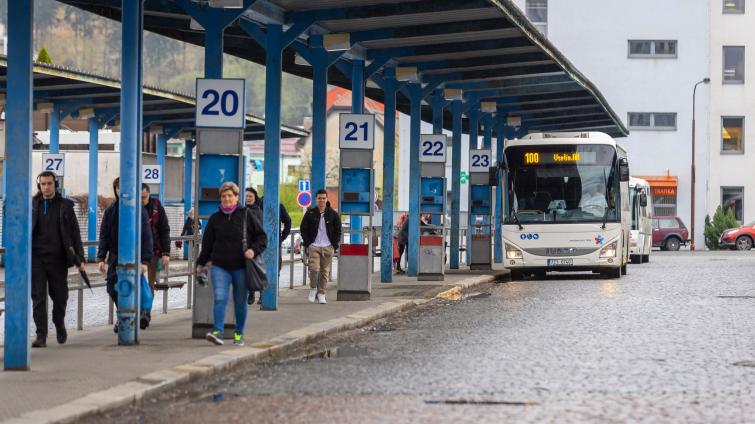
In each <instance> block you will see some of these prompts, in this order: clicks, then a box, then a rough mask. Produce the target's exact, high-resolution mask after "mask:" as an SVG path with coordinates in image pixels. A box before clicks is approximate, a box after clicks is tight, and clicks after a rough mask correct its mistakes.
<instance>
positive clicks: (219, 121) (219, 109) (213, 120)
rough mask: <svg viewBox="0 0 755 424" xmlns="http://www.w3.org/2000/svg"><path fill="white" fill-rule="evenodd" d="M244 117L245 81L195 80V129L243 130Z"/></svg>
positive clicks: (230, 79) (232, 79) (231, 79)
mask: <svg viewBox="0 0 755 424" xmlns="http://www.w3.org/2000/svg"><path fill="white" fill-rule="evenodd" d="M245 115H246V80H244V79H234V78H227V79H205V78H197V108H196V121H197V122H196V125H197V127H199V128H244V127H245V126H246V116H245Z"/></svg>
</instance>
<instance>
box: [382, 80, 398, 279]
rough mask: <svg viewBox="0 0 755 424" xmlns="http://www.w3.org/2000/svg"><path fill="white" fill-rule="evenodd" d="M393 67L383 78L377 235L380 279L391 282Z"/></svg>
mask: <svg viewBox="0 0 755 424" xmlns="http://www.w3.org/2000/svg"><path fill="white" fill-rule="evenodd" d="M397 90H398V82H397V81H396V69H395V68H386V70H385V76H384V78H383V92H384V93H385V101H384V103H385V120H384V121H385V122H384V127H383V130H384V132H383V222H382V224H381V225H382V228H383V231H382V233H381V234H380V237H381V240H380V245H381V246H382V251H381V254H380V281H381V282H383V283H390V282H392V281H393V231H392V229H393V204H394V201H393V192H394V184H395V180H394V178H395V177H396V175H395V173H396V171H395V161H396V91H397Z"/></svg>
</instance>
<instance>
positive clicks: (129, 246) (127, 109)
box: [116, 0, 144, 345]
mask: <svg viewBox="0 0 755 424" xmlns="http://www.w3.org/2000/svg"><path fill="white" fill-rule="evenodd" d="M143 7H144V6H143V3H142V1H141V0H138V1H133V0H123V3H122V10H123V13H122V18H121V20H122V23H123V24H122V25H123V33H122V44H121V87H122V88H121V91H122V92H121V160H120V165H121V182H120V184H121V191H120V202H119V210H118V212H119V215H118V233H119V237H118V267H117V271H118V281H117V283H116V289H117V290H118V344H119V345H133V344H135V343H137V342H138V340H137V337H136V325H135V324H136V321H137V318H138V314H137V308H138V293H137V290H138V288H139V285H138V277H139V266H140V264H139V262H140V261H139V259H140V258H139V257H138V255H137V249H138V241H139V234H140V233H141V231H140V228H141V227H140V226H139V227H137V225H136V224H137V222H138V221H137V219H139V218H140V215H139V213H140V212H141V203H140V198H139V197H140V196H139V190H138V187H137V178H138V175H139V172H138V170H137V167H138V164H139V150H140V149H139V147H140V146H141V137H142V131H141V122H140V121H141V119H140V114H141V111H140V108H139V105H140V103H141V102H140V100H139V98H140V97H141V92H142V87H141V78H140V74H141V66H142V56H141V53H142V49H141V44H142V28H143V26H142V25H143V21H142V12H143Z"/></svg>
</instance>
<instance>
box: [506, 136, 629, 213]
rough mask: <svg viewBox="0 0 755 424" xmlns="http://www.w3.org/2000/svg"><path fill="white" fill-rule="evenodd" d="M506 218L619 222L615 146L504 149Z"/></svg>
mask: <svg viewBox="0 0 755 424" xmlns="http://www.w3.org/2000/svg"><path fill="white" fill-rule="evenodd" d="M505 155H506V165H507V170H508V173H507V177H508V178H507V180H508V181H507V183H508V187H507V188H508V190H507V202H506V204H507V205H508V210H507V213H506V217H505V223H507V224H514V223H521V224H525V223H570V222H571V223H578V222H580V223H581V222H618V221H619V219H620V212H619V211H620V210H621V208H620V205H619V202H620V198H621V196H620V194H619V193H620V191H619V177H618V163H617V160H616V149H615V148H614V147H612V146H610V145H544V146H515V147H509V148H507V149H506V151H505Z"/></svg>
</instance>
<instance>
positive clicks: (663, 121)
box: [629, 112, 676, 131]
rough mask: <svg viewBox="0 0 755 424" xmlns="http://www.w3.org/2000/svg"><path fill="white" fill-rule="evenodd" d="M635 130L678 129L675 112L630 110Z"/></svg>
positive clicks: (630, 124) (630, 120)
mask: <svg viewBox="0 0 755 424" xmlns="http://www.w3.org/2000/svg"><path fill="white" fill-rule="evenodd" d="M629 128H631V129H633V130H654V131H676V113H675V112H629Z"/></svg>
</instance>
